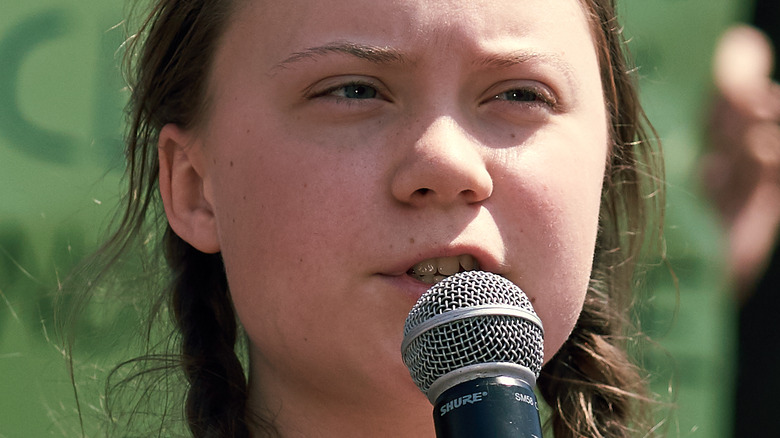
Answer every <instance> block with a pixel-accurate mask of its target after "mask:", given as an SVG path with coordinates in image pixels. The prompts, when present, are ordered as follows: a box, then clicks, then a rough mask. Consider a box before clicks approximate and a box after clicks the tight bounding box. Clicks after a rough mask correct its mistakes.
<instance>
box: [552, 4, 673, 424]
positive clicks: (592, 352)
mask: <svg viewBox="0 0 780 438" xmlns="http://www.w3.org/2000/svg"><path fill="white" fill-rule="evenodd" d="M581 1H582V3H583V5H584V7H585V9H586V13H589V14H590V20H591V28H592V33H593V38H594V39H595V45H596V50H597V54H598V57H599V65H600V68H601V80H602V84H603V87H604V99H605V103H606V107H607V112H608V115H609V118H610V127H611V132H610V138H611V140H612V145H611V154H610V155H609V161H608V163H607V171H606V174H605V178H604V187H603V189H602V201H601V213H600V220H599V235H598V239H597V243H596V254H595V258H594V263H593V271H592V273H591V281H590V287H589V289H588V293H587V295H586V298H585V304H584V306H583V309H582V313H581V314H580V317H579V320H578V322H577V324H576V326H575V328H574V330H573V332H572V334H571V335H570V336H569V339H568V340H567V341H566V343H564V345H563V346H562V347H561V349H560V350H559V351H558V353H557V354H556V356H555V357H554V358H553V359H552V360H550V361H549V362H548V363H547V365H546V366H545V367H544V368H543V369H542V373H541V375H540V378H539V382H538V383H539V389H540V391H541V393H542V395H543V397H544V398H545V400H546V401H547V403H548V404H549V405H550V407H551V408H552V414H551V416H550V418H549V425H550V427H551V428H552V430H553V432H554V435H555V436H556V437H558V438H560V437H584V436H587V437H629V436H635V435H641V436H650V435H651V432H652V431H653V427H652V422H653V418H652V411H651V410H650V409H649V406H651V405H652V404H653V402H654V401H653V400H652V399H651V398H650V396H649V394H648V390H647V379H646V376H644V375H643V374H642V370H641V368H640V367H638V366H637V365H636V364H635V360H636V358H633V357H631V356H630V355H629V348H630V347H631V346H632V344H638V343H640V342H641V341H642V340H643V339H644V337H643V336H642V335H641V333H640V330H639V326H638V325H639V324H638V320H637V318H636V315H632V313H631V310H632V308H633V307H634V305H635V304H636V302H635V301H636V298H635V297H634V295H633V293H632V292H633V289H634V288H633V286H634V274H635V270H636V267H637V264H638V263H639V261H640V258H641V256H642V254H643V249H645V248H646V245H647V243H648V242H650V243H652V242H653V241H655V242H657V243H661V242H662V222H663V205H664V202H665V200H664V190H663V163H662V159H661V153H660V145H659V144H657V143H656V142H654V141H651V138H650V137H649V135H648V134H649V133H653V130H652V127H651V125H650V123H649V122H648V120H647V118H646V116H645V113H644V111H643V110H642V107H641V105H640V102H639V96H638V92H637V89H636V84H635V78H634V77H633V76H632V75H631V74H630V72H631V71H630V70H629V67H628V60H627V59H626V54H625V51H626V49H625V41H624V40H623V37H622V28H620V27H619V24H618V22H617V19H616V14H615V2H614V0H581ZM654 224H655V228H654ZM650 237H655V239H650ZM651 249H655V248H652V247H651Z"/></svg>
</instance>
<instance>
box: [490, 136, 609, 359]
mask: <svg viewBox="0 0 780 438" xmlns="http://www.w3.org/2000/svg"><path fill="white" fill-rule="evenodd" d="M571 140H572V142H567V141H563V140H560V139H559V140H558V142H557V144H563V145H572V144H579V145H580V151H581V152H579V153H578V152H574V153H572V148H568V149H567V148H564V147H561V148H560V152H559V151H558V150H556V149H554V148H553V147H550V148H548V149H547V150H545V153H544V154H540V155H538V156H534V157H530V158H528V159H527V160H526V161H525V165H524V166H523V167H520V168H517V169H516V170H513V171H512V172H513V173H512V177H513V178H515V179H516V180H519V181H523V184H521V185H520V186H519V187H515V190H513V191H512V198H513V199H512V201H511V202H510V203H509V204H510V205H513V206H516V207H515V208H514V209H513V210H512V213H511V214H508V215H507V217H505V218H502V219H501V220H502V221H503V222H506V223H510V222H509V221H514V223H516V224H517V225H516V226H515V227H514V228H512V227H504V229H506V230H514V231H510V233H511V234H508V236H509V235H511V237H508V240H510V241H512V242H513V244H512V245H511V246H510V249H509V251H510V253H511V258H512V259H513V260H519V262H518V263H517V265H518V266H521V270H520V271H519V272H517V274H516V275H517V278H516V279H513V280H515V281H516V282H517V283H518V285H520V287H521V288H522V289H523V290H524V291H525V292H526V294H528V296H529V298H530V299H531V301H532V303H533V305H534V308H535V310H536V312H537V314H538V315H539V316H540V318H541V319H542V322H543V324H544V329H545V360H549V359H550V358H552V356H553V355H554V354H555V353H556V352H557V351H558V349H559V348H560V347H561V345H562V344H563V343H564V342H565V341H566V339H567V338H568V337H569V334H570V333H571V331H572V329H573V328H574V325H575V324H576V322H577V319H578V317H579V314H580V312H581V310H582V305H583V302H584V300H585V295H586V293H587V290H588V287H589V283H590V277H591V270H592V265H593V256H594V251H595V245H596V236H597V233H598V220H599V210H600V203H601V187H602V181H603V174H604V171H605V158H602V157H606V153H607V152H606V146H600V145H601V144H604V145H605V144H606V141H604V142H603V143H601V141H602V140H601V137H595V138H593V139H592V143H576V142H573V141H574V139H571ZM552 143H553V142H552V141H549V142H545V144H552Z"/></svg>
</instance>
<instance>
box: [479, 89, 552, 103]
mask: <svg viewBox="0 0 780 438" xmlns="http://www.w3.org/2000/svg"><path fill="white" fill-rule="evenodd" d="M493 99H496V100H508V101H510V102H542V103H550V99H549V98H547V96H544V95H543V94H542V93H540V92H538V91H536V90H533V89H529V88H520V89H516V90H509V91H504V92H503V93H499V94H497V95H495V96H494V97H493Z"/></svg>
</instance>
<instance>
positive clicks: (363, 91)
mask: <svg viewBox="0 0 780 438" xmlns="http://www.w3.org/2000/svg"><path fill="white" fill-rule="evenodd" d="M327 94H330V95H332V96H337V97H343V98H345V99H375V98H376V97H377V96H378V95H379V92H378V91H377V90H376V88H374V87H372V86H370V85H366V84H361V83H354V84H346V85H341V86H338V87H335V88H333V89H331V90H329V91H328V93H327Z"/></svg>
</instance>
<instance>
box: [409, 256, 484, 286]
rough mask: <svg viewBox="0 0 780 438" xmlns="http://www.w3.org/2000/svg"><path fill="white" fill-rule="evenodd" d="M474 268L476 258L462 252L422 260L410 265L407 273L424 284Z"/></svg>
mask: <svg viewBox="0 0 780 438" xmlns="http://www.w3.org/2000/svg"><path fill="white" fill-rule="evenodd" d="M475 269H477V260H476V259H475V258H474V256H471V255H468V254H462V255H460V256H457V257H438V258H435V259H428V260H423V261H421V262H420V263H417V264H416V265H414V266H412V269H410V270H409V275H411V276H412V277H414V278H416V279H417V280H419V281H421V282H423V283H425V284H436V283H438V282H440V281H441V280H443V279H444V278H446V277H447V276H449V275H453V274H456V273H458V272H461V271H473V270H475Z"/></svg>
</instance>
